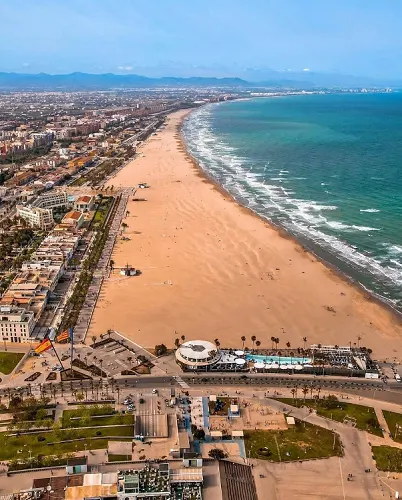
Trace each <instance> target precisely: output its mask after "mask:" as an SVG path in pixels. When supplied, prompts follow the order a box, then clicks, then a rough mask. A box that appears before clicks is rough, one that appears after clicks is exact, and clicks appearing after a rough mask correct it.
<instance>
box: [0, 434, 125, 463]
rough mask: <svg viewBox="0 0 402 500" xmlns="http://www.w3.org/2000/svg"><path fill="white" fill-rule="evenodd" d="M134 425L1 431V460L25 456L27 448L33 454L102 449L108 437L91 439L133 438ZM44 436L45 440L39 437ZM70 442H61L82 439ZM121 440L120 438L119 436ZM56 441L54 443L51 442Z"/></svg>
mask: <svg viewBox="0 0 402 500" xmlns="http://www.w3.org/2000/svg"><path fill="white" fill-rule="evenodd" d="M133 434H134V428H133V426H126V427H113V428H108V429H96V428H95V429H69V430H65V431H61V432H59V433H57V435H56V434H55V433H54V432H53V431H51V432H40V433H38V434H28V435H27V434H25V435H20V436H13V437H8V436H7V433H5V432H1V433H0V460H11V459H13V458H21V459H23V458H25V454H27V455H28V451H27V450H31V452H32V455H33V456H37V455H56V454H61V453H74V452H75V451H81V450H84V449H85V444H86V445H87V448H88V449H101V448H106V447H107V441H108V439H91V438H93V437H100V436H108V437H109V436H116V437H120V436H121V437H123V438H125V437H127V438H132V436H133ZM42 438H44V441H39V439H42ZM80 438H83V439H82V440H81V441H73V442H70V443H60V441H64V440H67V439H80ZM119 441H120V438H119ZM49 443H54V444H49Z"/></svg>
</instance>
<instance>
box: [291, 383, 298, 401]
mask: <svg viewBox="0 0 402 500" xmlns="http://www.w3.org/2000/svg"><path fill="white" fill-rule="evenodd" d="M290 392H291V393H292V397H293V401H294V400H295V399H296V396H297V387H296V386H295V387H293V389H291V390H290Z"/></svg>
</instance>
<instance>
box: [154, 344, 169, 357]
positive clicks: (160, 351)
mask: <svg viewBox="0 0 402 500" xmlns="http://www.w3.org/2000/svg"><path fill="white" fill-rule="evenodd" d="M166 353H167V347H166V346H165V344H158V345H156V346H155V356H163V355H164V354H166Z"/></svg>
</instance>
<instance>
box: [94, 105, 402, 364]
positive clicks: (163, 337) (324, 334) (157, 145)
mask: <svg viewBox="0 0 402 500" xmlns="http://www.w3.org/2000/svg"><path fill="white" fill-rule="evenodd" d="M185 114H186V112H185V111H180V112H177V113H175V114H173V115H171V116H170V117H169V119H168V124H167V126H166V128H164V129H163V130H162V131H160V132H158V134H157V135H156V136H152V137H151V138H150V139H149V140H148V141H147V143H146V144H145V145H144V146H143V147H142V148H141V150H140V155H139V157H138V158H136V159H135V160H134V161H132V162H131V163H130V164H129V165H128V166H127V167H125V168H124V169H123V170H121V171H120V172H119V173H118V174H117V175H116V177H115V178H114V179H112V180H111V181H110V182H109V184H113V185H114V186H117V185H120V186H135V185H136V184H138V183H139V182H147V183H148V184H149V185H150V186H151V187H150V189H144V190H138V191H137V195H136V197H138V198H143V199H144V201H132V200H130V202H129V204H128V207H127V210H128V211H129V215H128V216H127V217H126V218H125V222H126V224H128V227H127V229H126V230H125V234H126V236H128V237H129V238H130V241H121V240H118V242H117V244H116V247H115V249H114V253H113V260H114V261H115V264H116V266H124V265H126V264H127V263H128V264H130V265H132V266H134V267H137V268H139V269H140V270H141V271H142V274H141V276H138V277H132V278H125V277H122V276H121V275H120V274H119V272H118V270H115V271H114V272H113V273H112V275H111V276H110V278H109V279H108V280H105V283H104V286H103V289H102V292H101V295H100V299H99V302H98V305H97V307H96V309H95V312H94V316H93V320H92V323H91V326H90V331H89V337H90V336H92V335H99V334H101V333H104V332H105V331H106V330H107V329H109V328H113V329H116V330H117V331H119V332H121V333H122V334H124V335H125V336H127V337H130V338H132V339H133V340H134V341H135V342H137V343H139V344H142V345H144V346H147V347H153V346H155V344H158V343H161V342H164V343H165V344H166V345H168V346H173V344H174V340H175V338H176V337H181V336H182V335H184V336H185V337H186V339H188V340H189V339H196V338H201V339H208V340H214V339H219V341H220V344H221V346H241V340H240V337H241V336H242V335H245V336H246V337H247V342H246V345H248V346H251V341H250V337H251V336H252V335H255V336H256V337H257V339H258V340H260V341H261V347H266V348H270V347H271V340H270V339H271V337H272V336H275V337H279V339H280V343H279V346H280V347H285V344H286V342H290V343H291V346H292V347H297V346H302V345H303V340H302V338H303V337H307V342H308V344H312V343H322V344H340V345H348V344H349V342H352V343H355V342H357V337H358V336H360V337H362V340H361V341H360V344H361V345H366V346H368V347H370V348H372V349H373V350H374V351H375V354H376V355H377V356H382V357H384V356H389V357H390V356H398V354H397V352H402V350H401V347H402V337H401V328H400V323H399V321H398V320H397V319H396V318H395V317H394V316H393V315H392V314H391V313H390V312H389V311H387V310H386V309H385V308H383V307H381V306H380V305H378V304H377V303H375V302H374V301H372V300H369V299H367V298H366V297H365V296H364V294H363V293H362V292H360V291H359V290H358V289H356V288H355V287H353V286H351V285H350V284H349V283H347V282H345V281H343V280H342V279H341V278H339V277H338V276H336V275H335V274H334V273H333V272H332V271H331V270H329V269H328V268H326V267H325V266H324V265H323V264H322V263H321V262H319V261H317V259H316V258H314V256H312V255H310V254H309V253H307V252H305V251H304V249H303V248H302V247H301V246H299V245H298V244H297V243H295V242H294V241H292V240H291V239H289V238H287V237H283V236H282V235H281V234H279V233H278V231H276V230H275V229H274V228H272V227H271V226H269V224H268V223H266V222H264V221H263V220H261V219H259V218H258V217H256V216H254V215H252V214H251V213H249V212H248V211H247V210H246V209H244V208H242V207H240V206H238V205H237V204H236V203H235V202H233V201H232V200H231V198H230V197H229V196H228V195H225V194H224V193H222V191H221V190H220V189H218V188H217V187H215V186H214V185H213V184H212V183H210V182H209V181H208V180H206V179H205V178H204V177H203V175H201V174H200V172H199V170H198V169H197V168H196V167H195V166H194V164H193V163H192V161H191V160H190V159H189V158H188V156H187V155H186V153H185V151H184V149H183V146H182V144H181V142H180V140H179V139H180V136H179V134H178V125H179V124H180V122H181V120H182V118H183V116H184V115H185Z"/></svg>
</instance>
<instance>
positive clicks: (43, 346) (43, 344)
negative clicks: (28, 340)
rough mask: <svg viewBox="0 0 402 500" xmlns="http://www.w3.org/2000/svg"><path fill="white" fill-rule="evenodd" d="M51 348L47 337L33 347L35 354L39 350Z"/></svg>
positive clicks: (43, 350) (38, 352)
mask: <svg viewBox="0 0 402 500" xmlns="http://www.w3.org/2000/svg"><path fill="white" fill-rule="evenodd" d="M51 348H52V343H51V341H50V340H49V339H45V340H42V342H41V343H40V344H39V345H38V346H36V347H35V352H36V354H40V353H41V352H45V351H47V350H49V349H51Z"/></svg>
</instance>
